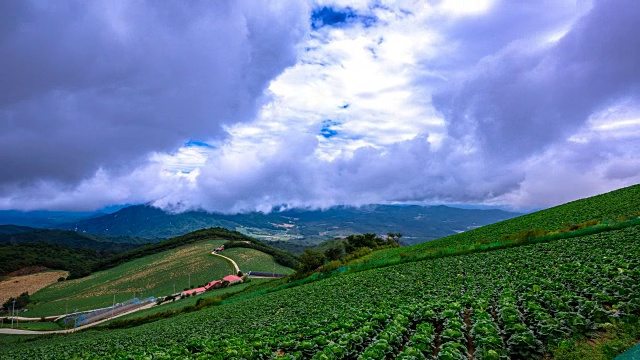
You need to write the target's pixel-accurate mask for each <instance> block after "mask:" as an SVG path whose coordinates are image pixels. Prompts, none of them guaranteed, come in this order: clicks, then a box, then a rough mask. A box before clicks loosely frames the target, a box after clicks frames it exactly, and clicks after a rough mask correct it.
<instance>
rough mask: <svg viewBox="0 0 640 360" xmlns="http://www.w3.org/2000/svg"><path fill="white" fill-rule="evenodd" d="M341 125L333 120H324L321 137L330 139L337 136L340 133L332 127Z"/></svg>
mask: <svg viewBox="0 0 640 360" xmlns="http://www.w3.org/2000/svg"><path fill="white" fill-rule="evenodd" d="M336 125H340V123H339V122H337V121H333V120H331V119H327V120H324V121H323V122H322V129H321V130H320V135H322V136H323V137H324V138H325V139H330V138H332V137H334V136H336V135H338V131H337V130H334V129H332V128H331V127H332V126H336Z"/></svg>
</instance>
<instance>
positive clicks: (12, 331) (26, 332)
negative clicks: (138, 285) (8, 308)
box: [0, 302, 156, 335]
mask: <svg viewBox="0 0 640 360" xmlns="http://www.w3.org/2000/svg"><path fill="white" fill-rule="evenodd" d="M153 306H156V303H155V302H152V303H149V304H147V305H145V306H141V307H139V308H136V309H133V310H131V311H127V312H124V313H122V314H118V315H116V316H114V317H110V318H108V319H104V320H100V321H96V322H93V323H91V324H87V325H83V326H80V327H77V328H75V329H68V330H51V331H35V330H19V329H0V334H14V335H45V334H68V333H72V332H76V331H80V330H84V329H86V328H88V327H92V326H96V325H98V324H101V323H103V322H105V321H109V320H111V319H115V318H118V317H120V316H124V315H128V314H131V313H134V312H136V311H140V310H143V309H148V308H150V307H153Z"/></svg>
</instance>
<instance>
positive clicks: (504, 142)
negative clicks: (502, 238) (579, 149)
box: [433, 0, 640, 163]
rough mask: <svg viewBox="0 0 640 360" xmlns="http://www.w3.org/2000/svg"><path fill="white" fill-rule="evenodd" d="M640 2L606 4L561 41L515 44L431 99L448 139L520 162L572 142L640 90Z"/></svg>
mask: <svg viewBox="0 0 640 360" xmlns="http://www.w3.org/2000/svg"><path fill="white" fill-rule="evenodd" d="M638 18H640V5H638V4H636V3H632V2H629V1H622V0H613V1H600V2H597V3H595V4H594V6H593V8H592V10H591V11H590V12H589V13H588V14H587V15H585V16H584V17H583V18H582V19H580V20H579V21H578V22H577V23H576V24H575V25H574V26H573V28H572V29H571V30H570V31H569V32H568V33H567V34H566V35H565V36H564V37H563V38H562V39H561V40H559V41H558V42H557V43H555V44H553V45H551V46H548V47H547V48H544V49H534V50H532V49H529V48H525V47H524V46H522V45H519V44H514V45H513V46H511V47H508V48H507V49H506V50H504V51H501V52H500V53H499V54H497V55H494V56H490V57H486V58H485V59H483V60H482V61H481V62H480V63H479V64H478V65H477V67H476V69H475V71H474V73H472V74H471V75H470V76H466V77H465V78H464V79H462V81H461V82H460V83H459V84H458V85H457V86H454V87H451V88H448V89H445V90H442V91H441V92H440V93H438V94H436V95H435V96H434V97H433V100H434V104H435V106H436V108H437V109H438V110H439V111H441V112H442V114H443V115H444V116H445V119H446V121H447V124H448V128H449V132H450V135H452V136H453V137H455V138H458V139H464V140H466V141H469V142H471V143H472V144H473V145H475V146H476V147H477V148H478V149H480V151H481V152H482V153H483V155H484V157H485V158H486V159H491V160H494V161H496V162H499V163H504V162H512V161H518V160H522V159H524V158H526V157H527V156H530V155H532V154H534V153H536V152H540V151H543V150H544V149H545V148H546V147H547V146H549V145H551V144H553V143H555V142H557V141H560V140H563V139H566V138H567V137H568V136H569V135H571V134H573V133H574V132H575V131H576V130H577V129H578V128H579V127H581V126H582V125H584V124H585V122H586V121H587V120H588V118H589V116H590V115H592V114H594V113H596V112H598V111H599V110H602V109H603V108H604V107H605V106H608V105H612V104H614V103H615V102H616V101H618V100H620V99H621V98H623V97H629V96H636V95H637V94H638V91H639V90H640V88H639V85H640V72H639V71H638V64H640V38H639V37H637V36H632V35H631V34H637V33H639V32H640V22H638V21H637V19H638Z"/></svg>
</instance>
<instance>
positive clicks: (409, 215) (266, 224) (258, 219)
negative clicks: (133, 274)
mask: <svg viewBox="0 0 640 360" xmlns="http://www.w3.org/2000/svg"><path fill="white" fill-rule="evenodd" d="M518 215H520V214H518V213H513V212H507V211H502V210H495V209H491V210H479V209H460V208H455V207H449V206H442V205H439V206H417V205H410V206H396V205H370V206H365V207H359V208H358V207H348V206H339V207H334V208H330V209H328V210H301V209H294V210H286V211H278V212H272V213H268V214H265V213H260V212H252V213H246V214H233V215H228V214H218V213H207V212H204V211H189V212H184V213H179V214H173V213H170V212H167V211H164V210H162V209H159V208H155V207H152V206H148V205H134V206H129V207H126V208H123V209H121V210H119V211H117V212H115V213H112V214H92V215H90V216H89V217H87V218H84V219H80V220H75V221H72V222H67V223H64V224H60V223H58V224H50V225H49V226H48V227H49V228H55V229H60V230H73V231H77V232H80V233H86V234H108V235H117V236H134V237H143V238H156V239H158V238H170V237H174V236H179V235H183V234H186V233H188V232H191V231H194V230H198V229H203V228H209V227H223V228H227V229H230V230H237V231H239V232H241V233H243V234H245V235H248V236H251V237H254V238H257V239H260V240H266V241H292V242H295V243H304V244H317V243H320V242H322V241H324V240H327V239H331V238H335V237H343V236H347V235H350V234H357V233H376V234H387V233H389V232H391V233H402V234H403V235H404V237H403V238H402V240H403V242H404V243H406V244H416V243H421V242H425V241H429V240H433V239H436V238H440V237H443V236H447V235H451V234H455V233H459V232H463V231H467V230H470V229H473V228H476V227H479V226H483V225H487V224H491V223H495V222H498V221H502V220H506V219H509V218H513V217H515V216H518ZM3 222H6V220H5V218H3V213H2V212H0V223H3ZM17 225H22V224H17Z"/></svg>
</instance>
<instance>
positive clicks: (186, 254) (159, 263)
mask: <svg viewBox="0 0 640 360" xmlns="http://www.w3.org/2000/svg"><path fill="white" fill-rule="evenodd" d="M223 243H224V241H221V240H212V241H205V242H200V243H196V244H191V245H187V246H183V247H180V248H177V249H174V250H169V251H165V252H162V253H158V254H154V255H150V256H146V257H144V258H140V259H136V260H133V261H130V262H127V263H125V264H122V265H119V266H117V267H115V268H112V269H109V270H105V271H100V272H97V273H94V274H92V275H90V276H87V277H84V278H81V279H75V280H68V281H63V282H59V283H56V284H53V285H51V286H49V287H46V288H44V289H42V290H41V291H38V292H37V293H35V294H34V295H33V296H32V300H33V301H34V302H35V305H31V306H29V311H28V312H27V314H29V316H33V317H39V316H46V315H58V314H64V313H65V311H73V310H75V309H76V308H78V310H79V311H82V310H90V309H96V308H101V307H106V306H111V305H112V303H113V300H114V295H115V301H116V302H121V301H126V300H130V299H131V298H133V296H134V293H135V296H137V297H148V296H161V295H168V294H171V293H172V292H173V289H174V284H175V289H176V291H182V290H183V289H184V288H186V287H188V286H189V276H191V285H195V286H197V285H199V284H205V283H207V282H209V281H211V280H213V279H221V278H222V277H224V276H225V275H228V274H229V273H230V272H233V267H232V266H231V264H229V262H228V261H226V260H224V259H222V258H219V257H215V256H212V255H211V254H210V253H211V250H212V249H213V248H214V246H220V245H221V244H223Z"/></svg>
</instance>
